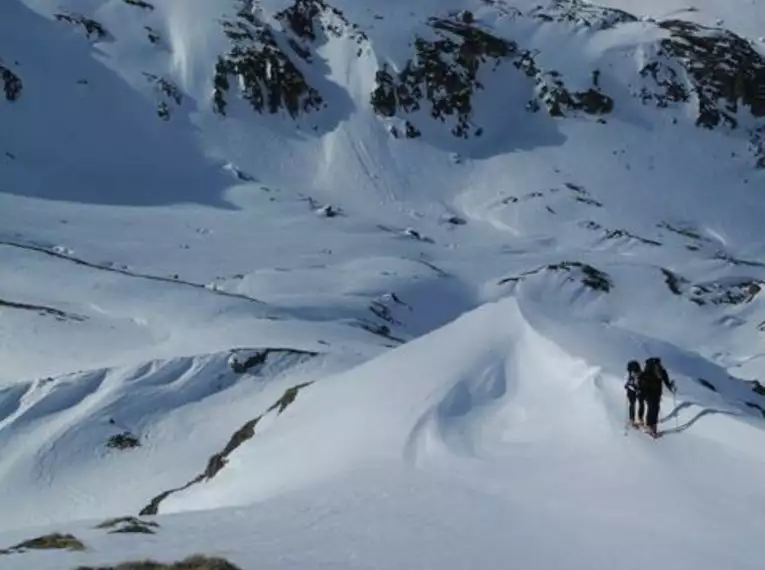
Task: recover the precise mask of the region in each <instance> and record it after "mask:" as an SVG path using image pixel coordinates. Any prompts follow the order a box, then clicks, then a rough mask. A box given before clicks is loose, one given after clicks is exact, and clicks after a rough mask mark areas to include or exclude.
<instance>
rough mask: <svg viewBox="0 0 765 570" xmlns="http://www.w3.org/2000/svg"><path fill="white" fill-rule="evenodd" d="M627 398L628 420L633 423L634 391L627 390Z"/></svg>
mask: <svg viewBox="0 0 765 570" xmlns="http://www.w3.org/2000/svg"><path fill="white" fill-rule="evenodd" d="M627 400H629V418H630V421H631V422H632V423H633V424H634V423H635V392H630V391H629V390H627Z"/></svg>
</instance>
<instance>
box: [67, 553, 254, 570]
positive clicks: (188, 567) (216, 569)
mask: <svg viewBox="0 0 765 570" xmlns="http://www.w3.org/2000/svg"><path fill="white" fill-rule="evenodd" d="M76 570H241V569H240V568H239V567H238V566H236V565H234V564H232V563H231V562H229V561H228V560H226V559H224V558H218V557H209V556H202V555H199V554H197V555H194V556H190V557H188V558H184V559H183V560H180V561H178V562H171V563H169V564H165V563H161V562H154V561H152V560H141V561H136V562H123V563H122V564H117V565H116V566H99V567H98V568H94V567H91V566H80V567H78V568H76Z"/></svg>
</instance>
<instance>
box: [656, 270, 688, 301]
mask: <svg viewBox="0 0 765 570" xmlns="http://www.w3.org/2000/svg"><path fill="white" fill-rule="evenodd" d="M661 272H662V274H663V275H664V282H665V283H666V284H667V287H669V290H670V291H672V292H673V293H674V294H675V295H682V294H683V290H684V289H685V286H686V285H687V284H688V280H687V279H685V278H684V277H681V276H680V275H678V274H676V273H673V272H672V271H670V270H669V269H665V268H664V267H662V268H661Z"/></svg>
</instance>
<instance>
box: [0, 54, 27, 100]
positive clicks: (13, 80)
mask: <svg viewBox="0 0 765 570" xmlns="http://www.w3.org/2000/svg"><path fill="white" fill-rule="evenodd" d="M0 79H2V80H3V92H4V93H5V99H6V100H7V101H16V100H18V98H19V97H21V91H22V89H23V88H24V84H23V83H22V81H21V78H20V77H19V76H18V75H16V74H15V73H14V72H13V71H11V69H10V68H9V67H6V66H5V65H3V64H2V62H0Z"/></svg>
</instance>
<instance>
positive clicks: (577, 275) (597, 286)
mask: <svg viewBox="0 0 765 570" xmlns="http://www.w3.org/2000/svg"><path fill="white" fill-rule="evenodd" d="M545 272H556V273H559V272H562V273H566V274H567V277H566V280H568V281H579V282H580V283H581V284H582V285H584V286H586V287H589V288H590V289H592V290H594V291H599V292H601V293H608V292H610V291H611V290H612V289H613V287H614V284H613V281H612V280H611V277H610V276H609V275H608V274H607V273H605V272H604V271H601V270H600V269H597V268H595V267H593V266H592V265H589V264H587V263H582V262H579V261H562V262H561V263H554V264H550V265H544V266H542V267H539V268H537V269H532V270H531V271H526V272H524V273H522V274H521V275H519V276H517V277H507V278H505V279H502V280H501V281H500V282H499V284H500V285H505V284H507V283H518V282H520V281H522V280H524V279H526V278H527V277H530V276H532V275H537V274H540V273H545Z"/></svg>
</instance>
